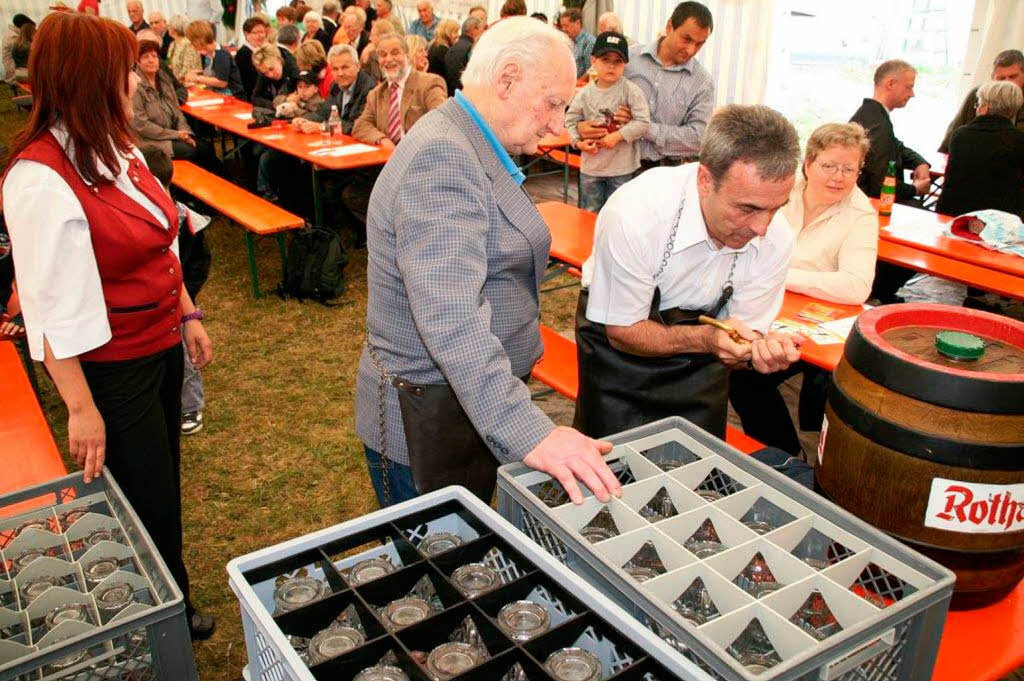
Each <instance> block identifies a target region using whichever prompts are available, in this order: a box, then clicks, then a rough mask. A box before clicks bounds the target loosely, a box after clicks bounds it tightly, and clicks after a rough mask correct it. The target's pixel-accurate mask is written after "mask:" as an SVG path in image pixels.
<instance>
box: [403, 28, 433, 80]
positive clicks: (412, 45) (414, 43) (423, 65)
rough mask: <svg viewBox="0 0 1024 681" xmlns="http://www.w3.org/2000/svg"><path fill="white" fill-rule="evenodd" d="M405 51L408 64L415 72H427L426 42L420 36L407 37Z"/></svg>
mask: <svg viewBox="0 0 1024 681" xmlns="http://www.w3.org/2000/svg"><path fill="white" fill-rule="evenodd" d="M404 40H405V51H406V53H407V54H408V55H409V63H410V64H411V65H412V67H413V68H414V69H416V70H417V71H426V70H427V66H428V64H427V40H426V38H424V37H423V36H421V35H407V36H405V38H404Z"/></svg>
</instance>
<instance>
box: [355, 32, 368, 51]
mask: <svg viewBox="0 0 1024 681" xmlns="http://www.w3.org/2000/svg"><path fill="white" fill-rule="evenodd" d="M369 44H370V32H369V31H363V32H362V33H360V34H359V42H358V44H356V54H358V55H359V56H362V54H363V48H364V47H366V46H367V45H369Z"/></svg>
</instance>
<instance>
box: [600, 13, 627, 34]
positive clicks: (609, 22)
mask: <svg viewBox="0 0 1024 681" xmlns="http://www.w3.org/2000/svg"><path fill="white" fill-rule="evenodd" d="M597 27H598V32H599V33H600V32H602V31H615V32H616V33H622V19H620V18H619V15H618V14H616V13H615V12H605V13H604V14H602V15H601V16H599V17H598V18H597Z"/></svg>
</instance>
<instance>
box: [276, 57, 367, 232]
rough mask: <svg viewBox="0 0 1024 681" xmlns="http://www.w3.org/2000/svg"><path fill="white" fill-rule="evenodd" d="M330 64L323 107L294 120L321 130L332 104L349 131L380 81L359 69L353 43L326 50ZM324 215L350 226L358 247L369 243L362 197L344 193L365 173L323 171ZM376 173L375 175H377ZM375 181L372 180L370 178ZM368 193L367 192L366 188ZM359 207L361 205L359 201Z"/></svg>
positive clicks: (308, 130)
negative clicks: (350, 197)
mask: <svg viewBox="0 0 1024 681" xmlns="http://www.w3.org/2000/svg"><path fill="white" fill-rule="evenodd" d="M327 64H328V65H329V66H330V69H331V74H332V75H333V76H334V84H333V85H332V86H331V92H330V94H329V95H328V97H327V99H326V101H324V103H323V105H322V106H321V107H320V110H319V111H317V112H315V113H313V114H310V115H309V116H306V117H304V118H296V119H294V120H293V121H292V124H293V125H294V126H295V127H296V128H298V129H299V130H301V131H302V132H305V133H315V132H319V131H320V126H321V124H322V123H323V121H326V120H327V119H328V118H329V117H330V115H331V107H332V106H336V107H338V113H339V114H340V115H341V131H342V132H343V133H345V134H346V135H349V134H351V133H352V125H353V124H354V123H355V121H356V119H358V118H359V117H360V116H361V115H362V113H363V109H364V108H365V107H366V96H367V95H368V94H369V93H370V91H371V90H373V88H374V87H375V86H376V85H377V81H375V80H374V79H373V77H372V76H371V75H370V74H368V73H366V72H365V71H361V70H360V69H359V55H357V54H356V51H355V49H354V48H353V47H352V46H351V45H335V46H333V47H332V48H331V51H330V52H329V53H328V54H327ZM322 177H323V180H324V190H323V192H322V196H323V198H324V207H325V209H326V210H325V215H326V216H327V219H330V220H332V221H333V223H334V225H335V227H336V228H337V229H339V230H340V229H341V228H342V227H343V226H346V225H347V226H348V227H349V228H350V229H351V230H352V232H353V242H354V244H355V246H356V247H360V246H362V244H364V243H366V227H365V224H364V221H363V220H362V219H361V218H360V217H359V216H358V215H357V214H356V213H355V212H353V210H352V207H351V206H352V205H353V204H360V203H361V202H360V201H359V200H348V201H346V199H345V197H344V196H343V193H344V191H345V189H346V188H347V187H348V186H349V185H351V184H354V183H356V184H358V183H359V182H360V181H361V180H362V179H363V176H362V175H360V174H358V173H323V174H322ZM374 177H375V175H374ZM370 184H371V185H372V180H370ZM367 193H368V192H367ZM357 209H358V205H357Z"/></svg>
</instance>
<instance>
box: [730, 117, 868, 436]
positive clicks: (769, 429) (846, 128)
mask: <svg viewBox="0 0 1024 681" xmlns="http://www.w3.org/2000/svg"><path fill="white" fill-rule="evenodd" d="M867 151H868V140H867V136H866V135H865V133H864V128H862V127H861V126H859V125H857V124H856V123H827V124H825V125H823V126H821V127H820V128H818V129H817V130H815V131H814V132H813V133H812V134H811V137H810V139H809V140H807V152H806V154H805V156H804V165H803V173H802V175H803V177H802V178H799V179H798V180H797V182H796V185H795V186H794V187H793V191H792V193H791V194H790V196H789V203H787V204H786V205H785V206H783V208H782V211H781V212H782V214H783V215H784V216H785V218H786V221H787V222H788V223H789V226H790V228H791V229H792V230H793V232H794V233H795V234H796V244H795V246H794V247H793V258H792V260H791V261H790V265H789V272H788V274H787V275H786V289H787V290H789V291H795V292H797V293H803V294H805V295H808V296H812V297H814V298H819V299H821V300H825V301H829V302H834V303H843V304H847V305H860V304H861V303H863V302H864V301H865V300H867V298H868V295H869V294H870V293H871V283H872V281H873V280H874V276H875V259H876V257H877V255H878V215H877V213H876V212H875V209H874V207H873V206H872V205H871V201H869V200H868V197H867V196H866V195H865V194H864V192H862V191H861V190H860V189H859V188H858V187H857V176H858V175H859V174H860V168H861V165H863V163H864V157H865V155H866V154H867ZM800 373H802V374H803V383H802V384H801V389H800V404H799V416H800V427H801V429H802V430H819V429H820V428H821V422H822V418H823V416H824V408H825V387H826V385H827V379H828V373H827V372H824V371H822V370H821V369H818V368H816V367H813V366H811V365H809V364H807V363H805V362H796V363H795V364H793V365H792V366H790V368H789V369H787V370H785V371H779V372H776V373H774V374H759V373H757V372H756V371H734V372H732V374H731V375H730V377H729V400H730V401H731V402H732V406H733V408H734V409H735V410H736V413H737V414H739V417H740V420H741V421H742V423H743V432H744V433H746V434H747V435H749V436H750V437H752V438H754V439H756V440H759V441H760V442H762V443H764V444H765V445H768V446H770V447H778V448H779V449H783V450H785V451H787V452H789V453H790V454H791V455H794V456H799V455H800V439H799V437H798V436H797V432H796V428H795V427H794V426H793V422H792V420H791V419H790V417H789V410H788V409H787V407H786V402H785V400H783V398H782V395H781V394H780V393H779V385H780V384H781V383H782V382H783V381H785V380H786V379H788V378H790V377H792V376H795V375H796V374H800Z"/></svg>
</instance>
